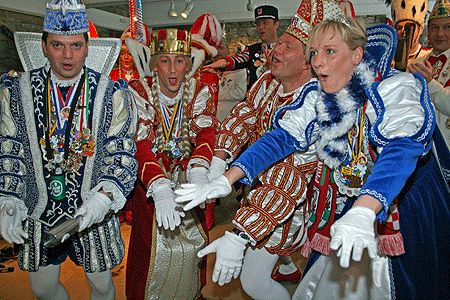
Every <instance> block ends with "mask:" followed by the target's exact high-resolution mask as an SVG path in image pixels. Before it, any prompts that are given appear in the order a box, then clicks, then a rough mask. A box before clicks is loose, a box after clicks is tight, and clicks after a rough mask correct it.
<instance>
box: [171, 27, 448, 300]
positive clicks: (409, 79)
mask: <svg viewBox="0 0 450 300" xmlns="http://www.w3.org/2000/svg"><path fill="white" fill-rule="evenodd" d="M395 45H396V35H395V31H394V30H393V29H392V28H391V27H389V26H386V25H379V26H374V27H371V28H369V29H368V35H366V31H365V29H364V28H363V27H362V26H361V25H360V24H358V23H357V22H356V21H355V20H338V21H336V20H331V21H330V20H327V21H324V22H322V23H320V24H318V25H316V27H314V29H313V32H312V33H311V34H310V47H308V50H307V51H308V52H310V53H311V54H312V55H311V65H312V67H313V69H314V71H315V72H316V74H317V75H318V79H319V83H320V89H321V91H322V97H321V98H319V99H317V103H316V114H317V123H316V126H315V128H314V130H311V128H308V129H309V130H307V131H303V129H304V128H301V129H300V130H299V125H300V124H302V121H301V120H303V116H302V111H304V110H301V109H298V110H296V111H293V112H292V111H291V112H289V111H287V112H286V113H285V114H284V115H283V113H282V112H279V113H278V114H277V116H275V117H278V118H280V116H281V118H280V119H279V120H278V121H277V122H275V123H277V124H278V125H280V127H279V128H278V129H277V130H274V131H272V132H269V133H266V134H264V135H263V136H262V137H261V138H260V139H259V140H258V141H257V142H256V143H255V144H253V145H252V146H251V147H250V148H249V149H247V151H246V152H244V153H243V154H242V155H241V156H240V158H239V159H238V160H237V161H236V163H235V164H234V166H232V167H231V168H230V170H228V171H227V173H225V174H224V176H223V177H219V179H217V180H216V181H213V182H211V183H210V184H209V185H208V186H205V187H203V191H202V194H201V195H199V194H200V193H199V192H197V193H195V192H192V194H195V196H196V197H199V198H197V199H196V200H194V201H195V202H196V203H197V202H199V201H201V200H202V198H201V197H204V198H215V197H218V195H217V194H220V193H226V192H228V191H230V190H231V188H229V186H228V185H229V184H230V183H231V184H232V183H233V182H234V181H236V180H238V179H239V178H241V177H243V176H245V177H246V178H247V179H250V180H251V178H253V177H254V176H256V175H257V174H258V173H259V172H260V171H261V170H262V169H264V168H265V167H267V166H268V165H270V164H271V163H273V162H275V161H277V160H279V159H280V158H282V157H284V156H285V155H287V154H289V153H291V152H292V151H294V150H298V149H300V148H302V147H305V146H308V144H309V143H313V142H315V144H316V148H317V149H318V150H317V151H318V156H319V162H318V173H317V174H316V180H315V181H316V182H315V183H316V184H315V185H314V186H313V187H312V190H311V195H312V197H311V198H312V199H311V203H310V208H311V214H310V219H309V221H308V222H309V223H308V225H309V230H310V232H309V234H308V240H307V242H306V243H305V246H304V248H303V250H302V252H304V253H305V254H307V253H308V252H309V251H313V252H312V254H311V257H310V261H309V264H308V266H307V272H306V274H305V276H304V278H303V280H302V282H301V283H300V285H299V287H298V288H297V291H296V293H295V294H294V298H295V299H339V298H346V299H349V298H351V299H369V298H372V299H396V298H397V299H421V298H425V297H426V298H430V299H439V298H444V297H445V298H447V297H448V295H449V288H450V284H449V283H450V282H449V280H450V278H449V276H448V274H449V272H450V256H449V253H450V243H448V240H449V238H450V233H449V232H450V231H449V225H448V219H449V217H450V213H449V203H450V195H449V192H448V182H447V180H446V179H445V178H444V175H443V174H448V171H447V170H448V169H449V168H448V163H449V161H450V159H449V153H448V150H447V149H446V148H445V147H441V146H443V145H444V144H443V143H442V137H441V136H440V133H439V131H438V129H437V128H436V130H435V119H434V113H433V107H432V105H431V103H430V100H429V97H428V91H427V86H426V83H425V82H424V80H423V78H422V77H420V76H418V75H414V74H407V73H400V72H398V71H394V70H391V69H390V62H391V61H392V57H393V54H394V52H395ZM367 100H369V101H367ZM294 114H296V118H293V116H294ZM305 130H306V129H305ZM433 133H434V134H433ZM305 136H306V137H307V138H306V140H307V143H305V142H304V141H305ZM212 189H214V192H212V191H211V190H212ZM320 191H323V192H322V193H320ZM321 194H322V195H321ZM321 196H322V197H321ZM183 197H184V198H183ZM219 197H221V195H219ZM395 199H398V200H395ZM180 200H183V201H184V200H186V196H181V197H180ZM396 203H398V205H396ZM191 204H193V203H189V205H191ZM376 219H377V221H376ZM381 220H383V223H380V221H381ZM375 225H376V226H375ZM375 227H376V229H375ZM377 243H378V248H377ZM365 248H367V249H368V251H367V252H366V251H364V249H365ZM332 250H337V251H332ZM369 257H370V258H369ZM350 258H351V259H350Z"/></svg>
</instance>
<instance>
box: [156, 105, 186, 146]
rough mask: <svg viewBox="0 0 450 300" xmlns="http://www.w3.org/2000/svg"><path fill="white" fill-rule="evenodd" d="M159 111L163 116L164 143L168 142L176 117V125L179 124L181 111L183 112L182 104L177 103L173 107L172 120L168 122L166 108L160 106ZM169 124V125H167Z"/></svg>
mask: <svg viewBox="0 0 450 300" xmlns="http://www.w3.org/2000/svg"><path fill="white" fill-rule="evenodd" d="M161 111H162V114H163V128H164V135H165V138H166V141H168V140H169V139H170V136H171V134H172V131H173V128H174V124H175V119H176V116H177V115H179V116H178V123H180V122H181V119H182V111H183V102H182V101H178V102H177V104H176V106H175V110H174V112H173V114H172V118H171V119H170V121H169V112H168V108H167V107H166V106H165V105H162V104H161ZM169 122H170V123H169ZM167 124H170V125H169V128H167V127H168V126H167Z"/></svg>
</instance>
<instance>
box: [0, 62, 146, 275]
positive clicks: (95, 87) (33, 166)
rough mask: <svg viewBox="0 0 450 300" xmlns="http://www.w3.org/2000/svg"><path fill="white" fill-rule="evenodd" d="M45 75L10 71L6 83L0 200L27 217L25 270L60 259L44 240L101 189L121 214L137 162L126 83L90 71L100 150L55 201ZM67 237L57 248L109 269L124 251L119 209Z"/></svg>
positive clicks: (89, 266) (0, 104) (0, 113)
mask: <svg viewBox="0 0 450 300" xmlns="http://www.w3.org/2000/svg"><path fill="white" fill-rule="evenodd" d="M47 73H48V68H40V69H36V70H32V71H30V72H25V73H23V74H22V77H20V78H11V77H9V76H6V75H5V76H2V78H1V79H2V84H1V85H0V100H1V101H0V133H1V134H0V205H1V204H2V203H8V202H14V203H15V205H16V207H17V208H18V209H20V210H21V211H22V212H24V213H25V214H24V215H26V216H27V220H26V222H25V225H24V229H25V231H26V232H28V236H29V238H28V240H27V243H26V244H24V245H21V248H20V252H19V261H18V263H19V267H20V268H21V269H22V270H26V271H37V270H38V269H39V266H46V265H48V264H50V263H55V262H60V261H55V258H52V253H51V251H49V250H48V249H46V248H44V246H43V245H42V243H41V239H42V237H43V236H44V234H45V233H46V232H48V231H49V230H50V229H51V228H53V227H54V226H58V225H59V224H61V223H62V222H64V221H66V220H67V219H70V218H72V215H73V214H74V213H75V211H76V210H77V209H78V208H79V207H80V206H81V205H82V204H83V202H84V201H86V200H87V199H88V198H89V197H91V196H92V195H93V194H94V193H95V192H97V191H99V190H103V191H105V192H108V193H109V194H110V195H111V196H112V197H111V200H112V205H111V210H113V212H118V211H119V210H120V209H121V208H122V207H123V206H124V204H125V202H126V196H127V195H128V194H129V193H130V191H131V190H132V189H133V187H134V182H135V180H136V173H137V167H138V165H137V161H136V160H135V159H134V154H135V152H136V145H135V143H134V140H133V139H134V136H135V133H136V122H137V115H136V109H135V104H134V99H133V97H132V95H131V93H130V92H129V91H128V89H127V83H126V82H125V81H123V80H119V81H117V82H113V81H111V80H110V78H109V77H108V76H104V75H101V74H100V73H98V72H95V71H93V70H91V69H87V78H88V80H89V101H90V102H89V103H90V104H89V124H91V125H90V129H91V132H92V136H93V139H94V140H95V149H94V154H93V155H92V156H87V157H83V158H82V159H81V161H80V167H79V169H78V170H77V171H74V172H67V173H66V179H65V181H66V199H65V200H64V201H61V202H55V201H53V200H52V197H51V190H50V189H49V186H50V180H51V178H50V170H49V161H48V158H47V156H46V154H45V153H46V152H45V150H44V149H43V148H42V147H43V146H42V144H41V138H42V137H43V136H44V134H45V132H44V131H45V124H46V114H45V110H44V107H45V105H44V104H43V103H44V101H45V96H44V86H45V83H46V77H47ZM72 136H73V134H72ZM71 138H72V137H71ZM67 242H68V243H69V245H71V250H70V251H71V252H70V251H69V250H67V247H68V244H67V243H63V244H61V248H60V249H56V248H58V247H59V246H57V247H55V248H53V249H56V250H52V251H59V252H58V253H65V252H67V251H69V255H70V256H71V258H72V260H74V257H75V260H74V262H75V263H76V264H78V265H82V266H83V267H84V269H85V271H86V272H95V271H100V272H103V271H105V270H107V269H111V268H113V267H114V266H116V265H118V264H120V263H121V261H122V258H123V256H124V253H125V251H124V250H125V245H124V242H123V239H122V237H121V235H120V224H119V221H118V218H117V217H116V215H115V214H111V215H109V216H107V217H106V218H105V220H104V221H102V222H100V223H98V224H94V225H93V226H91V227H90V228H89V230H85V231H83V232H81V233H79V234H75V235H73V236H72V238H71V239H70V240H69V241H67ZM57 256H58V257H59V254H58V255H57ZM53 257H54V255H53ZM58 259H59V258H58Z"/></svg>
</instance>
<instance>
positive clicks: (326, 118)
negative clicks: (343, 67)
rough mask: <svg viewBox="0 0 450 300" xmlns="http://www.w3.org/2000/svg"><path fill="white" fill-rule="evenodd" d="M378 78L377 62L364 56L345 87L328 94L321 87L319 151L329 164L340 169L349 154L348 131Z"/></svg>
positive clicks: (318, 117) (319, 101) (318, 113)
mask: <svg viewBox="0 0 450 300" xmlns="http://www.w3.org/2000/svg"><path fill="white" fill-rule="evenodd" d="M365 57H366V55H365ZM375 78H376V67H375V64H374V62H373V61H369V60H367V59H366V58H364V59H363V60H362V61H361V62H360V63H359V64H358V65H357V66H356V68H355V72H354V74H353V76H352V79H351V80H350V82H349V83H348V85H347V86H346V87H345V88H343V89H342V90H340V91H339V92H337V93H335V94H327V93H325V92H324V91H323V90H322V88H320V89H321V90H322V91H321V94H320V95H321V97H320V98H319V99H318V101H317V103H316V113H317V123H318V125H319V128H320V134H319V137H318V139H317V153H318V155H319V157H320V159H321V160H323V162H324V163H325V164H326V165H327V166H329V167H331V168H333V169H336V168H338V167H339V165H340V164H341V163H342V162H343V161H344V159H345V157H346V156H347V153H348V142H347V133H348V131H349V130H350V129H351V128H352V126H353V125H354V124H355V122H356V111H357V109H358V108H359V107H361V106H362V105H363V104H364V103H365V102H366V100H367V96H366V93H365V90H366V89H367V88H368V87H370V86H371V85H372V83H373V82H374V80H375Z"/></svg>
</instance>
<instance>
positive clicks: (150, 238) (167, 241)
mask: <svg viewBox="0 0 450 300" xmlns="http://www.w3.org/2000/svg"><path fill="white" fill-rule="evenodd" d="M127 41H128V40H127ZM144 51H148V49H146V50H144ZM138 55H139V54H138ZM138 55H137V56H135V55H134V54H133V57H135V59H136V58H137V57H138ZM148 66H149V70H151V74H150V76H146V77H141V78H140V79H139V80H133V81H131V82H130V83H129V86H130V90H131V91H132V92H133V94H134V95H135V98H136V104H137V107H138V117H139V121H138V133H137V136H136V145H137V152H136V156H135V157H136V159H137V161H138V162H139V169H138V181H139V182H138V184H137V186H136V188H135V190H134V195H133V197H132V198H131V206H132V211H133V226H132V229H131V237H130V245H129V251H128V262H127V282H126V295H127V297H128V299H201V294H200V290H201V287H202V286H203V285H204V284H205V283H206V276H205V275H206V274H205V272H206V269H205V267H206V263H205V261H200V259H199V258H197V255H196V254H197V251H198V250H200V249H202V248H203V247H204V246H205V245H206V244H207V243H208V235H207V228H206V222H205V217H204V213H203V210H202V209H200V208H195V209H192V210H190V211H186V212H184V211H183V209H182V208H181V207H180V206H179V205H178V204H177V203H176V202H175V201H174V200H175V194H174V192H173V189H174V188H175V187H176V186H177V185H178V184H180V183H183V182H189V183H205V182H209V181H208V178H207V174H208V169H209V166H210V161H211V158H212V155H213V148H214V134H215V132H216V127H217V125H218V121H217V119H216V117H215V112H216V110H217V107H216V103H215V101H214V99H215V97H217V96H216V95H215V94H217V89H214V88H211V86H208V85H205V84H204V83H203V82H202V81H196V80H195V79H194V78H193V77H192V74H193V73H194V72H195V70H194V69H191V68H192V60H191V36H190V34H189V32H186V31H184V30H177V29H164V30H159V31H154V32H153V34H152V36H151V58H150V63H149V64H148ZM180 266H182V268H180Z"/></svg>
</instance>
